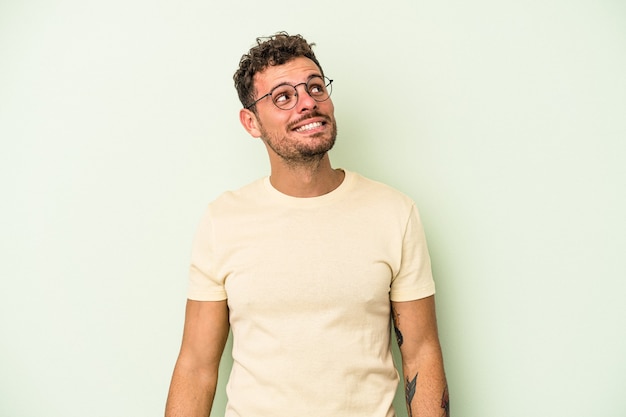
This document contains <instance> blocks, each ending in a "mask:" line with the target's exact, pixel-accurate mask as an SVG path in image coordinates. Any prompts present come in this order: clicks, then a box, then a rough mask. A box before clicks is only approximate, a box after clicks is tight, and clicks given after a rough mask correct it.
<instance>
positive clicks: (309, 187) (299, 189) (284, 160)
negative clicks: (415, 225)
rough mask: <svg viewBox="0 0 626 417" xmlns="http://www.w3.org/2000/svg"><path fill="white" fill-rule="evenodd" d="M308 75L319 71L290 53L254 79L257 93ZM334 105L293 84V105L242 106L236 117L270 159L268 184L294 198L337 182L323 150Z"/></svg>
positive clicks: (330, 135)
mask: <svg viewBox="0 0 626 417" xmlns="http://www.w3.org/2000/svg"><path fill="white" fill-rule="evenodd" d="M312 75H322V72H321V71H320V69H319V68H318V67H317V65H316V64H315V63H314V62H313V61H311V60H310V59H308V58H304V57H300V58H295V59H293V60H291V61H289V62H287V63H285V64H283V65H279V66H270V67H268V68H267V69H266V70H265V71H263V72H261V73H257V74H256V75H255V78H254V83H255V88H256V91H257V93H258V94H257V96H259V97H260V96H263V95H265V94H266V93H268V92H269V91H270V90H272V88H274V87H275V86H277V85H279V84H281V83H289V84H291V85H296V84H299V83H302V82H306V81H307V80H308V79H309V78H310V77H311V76H312ZM334 112H335V107H334V105H333V102H332V99H330V98H329V99H328V100H326V101H323V102H317V101H315V100H313V98H311V96H309V95H308V94H307V93H306V92H305V90H304V86H302V85H301V86H299V87H298V104H297V105H296V106H295V107H294V108H293V109H291V110H281V109H278V108H277V107H276V106H275V105H274V104H273V103H272V101H271V99H270V98H267V99H263V100H261V101H259V102H258V103H257V104H256V113H255V112H253V111H252V110H248V109H242V110H241V111H240V112H239V120H240V121H241V124H242V126H243V127H244V129H246V131H247V132H248V133H249V134H250V135H251V136H252V137H254V138H261V140H263V143H264V144H265V147H266V149H267V153H268V156H269V159H270V166H271V176H270V181H271V182H272V185H273V186H274V187H275V188H276V189H277V190H278V191H281V192H282V193H284V194H287V195H291V196H294V197H315V196H319V195H323V194H326V193H329V192H330V191H332V190H334V189H335V188H337V187H338V186H339V184H341V182H342V181H343V177H344V174H343V171H340V170H334V169H333V168H332V167H331V164H330V159H329V157H328V153H327V152H328V151H329V150H330V149H331V148H332V147H333V145H334V143H335V138H336V136H337V124H336V121H335V115H334ZM311 122H320V123H322V124H321V126H319V127H317V128H315V129H312V130H308V131H305V132H298V131H297V130H296V129H297V128H298V127H301V126H303V125H305V124H307V123H311Z"/></svg>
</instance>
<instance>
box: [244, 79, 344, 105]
mask: <svg viewBox="0 0 626 417" xmlns="http://www.w3.org/2000/svg"><path fill="white" fill-rule="evenodd" d="M332 84H333V80H331V79H330V78H328V77H321V76H319V75H315V76H313V77H311V78H310V79H309V81H307V82H305V83H300V84H296V85H291V84H281V85H279V86H276V87H274V88H272V90H271V91H270V92H269V93H267V94H266V95H264V96H262V97H259V98H258V99H257V100H255V101H254V103H252V104H250V105H248V106H246V109H250V108H251V107H253V106H254V105H255V104H257V103H258V102H259V101H261V100H263V99H264V98H266V97H270V98H271V99H272V103H274V105H275V106H276V107H278V108H279V109H281V110H291V109H293V108H294V107H296V104H298V90H297V87H298V86H301V85H304V90H305V91H306V92H307V94H308V95H310V96H311V98H313V100H315V101H317V102H322V101H326V100H328V98H329V97H330V94H331V93H332V92H333V86H332Z"/></svg>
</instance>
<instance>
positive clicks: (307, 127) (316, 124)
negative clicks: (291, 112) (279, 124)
mask: <svg viewBox="0 0 626 417" xmlns="http://www.w3.org/2000/svg"><path fill="white" fill-rule="evenodd" d="M321 125H322V122H313V123H308V124H306V125H304V126H300V127H299V128H297V129H296V132H304V131H305V130H311V129H315V128H316V127H320V126H321Z"/></svg>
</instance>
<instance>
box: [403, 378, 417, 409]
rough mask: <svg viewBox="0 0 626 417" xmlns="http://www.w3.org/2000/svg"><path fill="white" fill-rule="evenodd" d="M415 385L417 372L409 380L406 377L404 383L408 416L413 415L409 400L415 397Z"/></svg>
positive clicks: (411, 400)
mask: <svg viewBox="0 0 626 417" xmlns="http://www.w3.org/2000/svg"><path fill="white" fill-rule="evenodd" d="M416 387H417V374H415V376H414V377H413V379H412V380H410V381H409V378H407V379H406V385H405V387H404V395H405V397H406V408H407V409H408V410H409V417H413V410H412V409H411V402H413V397H415V388H416Z"/></svg>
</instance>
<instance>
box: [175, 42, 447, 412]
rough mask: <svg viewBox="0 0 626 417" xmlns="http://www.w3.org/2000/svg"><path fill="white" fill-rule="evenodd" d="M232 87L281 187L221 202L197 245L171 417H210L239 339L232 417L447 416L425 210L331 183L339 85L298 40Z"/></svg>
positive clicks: (355, 182) (260, 57) (272, 51)
mask: <svg viewBox="0 0 626 417" xmlns="http://www.w3.org/2000/svg"><path fill="white" fill-rule="evenodd" d="M234 79H235V86H236V88H237V91H238V94H239V98H240V100H241V102H242V104H243V106H244V108H243V109H242V110H241V111H240V113H239V118H240V121H241V124H242V125H243V127H244V128H245V129H246V130H247V131H248V133H250V135H252V136H253V137H255V138H261V140H262V141H263V143H264V144H265V146H266V148H267V152H268V155H269V158H270V164H271V175H270V176H269V177H266V178H263V179H261V180H258V181H256V182H254V183H252V184H250V185H247V186H245V187H243V188H241V189H240V190H238V191H234V192H227V193H225V194H223V195H222V196H220V197H219V198H218V199H217V200H215V201H214V202H212V203H211V204H210V205H209V207H208V209H207V211H206V214H205V215H204V217H203V219H202V220H201V222H200V226H199V229H198V232H197V234H196V238H195V241H194V244H193V249H192V260H191V271H190V288H189V296H188V298H189V299H188V302H187V310H186V319H185V328H184V335H183V342H182V346H181V351H180V355H179V357H178V361H177V363H176V366H175V369H174V375H173V377H172V383H171V386H170V392H169V396H168V401H167V406H166V413H165V414H166V417H192V416H193V417H196V416H197V417H200V416H203V417H206V416H208V415H209V413H210V410H211V405H212V403H213V397H214V394H215V387H216V384H217V373H218V366H219V361H220V358H221V355H222V351H223V349H224V345H225V342H226V339H227V335H228V331H229V329H232V333H233V352H232V355H233V368H232V372H231V376H230V380H229V382H228V385H227V393H228V405H227V408H226V416H227V417H235V416H236V417H283V416H284V417H295V416H298V417H300V416H307V417H308V416H312V417H342V416H345V417H391V416H394V415H395V413H394V410H393V407H392V400H393V397H394V394H395V391H396V388H397V384H398V374H397V372H396V370H395V368H394V364H393V361H392V356H391V350H390V334H391V331H390V330H391V328H390V327H391V321H392V320H391V319H393V323H394V326H395V333H396V337H397V338H398V343H399V346H400V351H401V353H402V369H403V371H404V375H405V390H406V399H407V407H408V410H409V415H412V416H420V417H424V416H437V417H440V416H448V415H449V403H448V394H447V385H446V380H445V376H444V371H443V361H442V355H441V349H440V346H439V340H438V336H437V325H436V319H435V307H434V298H433V297H434V296H433V294H434V283H433V279H432V275H431V269H430V260H429V256H428V250H427V248H426V243H425V239H424V234H423V230H422V225H421V223H420V220H419V216H418V214H417V210H416V208H415V206H414V204H413V202H412V201H411V200H410V199H409V198H407V197H406V196H404V195H403V194H401V193H399V192H397V191H395V190H393V189H391V188H389V187H387V186H385V185H383V184H380V183H377V182H374V181H370V180H368V179H365V178H363V177H362V176H360V175H358V174H356V173H353V172H350V171H344V170H341V169H333V168H332V166H331V163H330V160H329V157H328V151H329V150H330V149H331V148H332V147H333V144H334V142H335V138H336V135H337V125H336V122H335V117H334V107H333V102H332V100H331V99H330V94H331V88H332V80H330V79H329V78H327V77H326V76H325V74H324V72H323V71H322V68H321V66H320V64H319V62H318V61H317V59H316V58H315V55H314V54H313V51H312V50H311V45H309V44H308V43H307V41H306V40H304V39H303V38H302V37H301V36H299V35H297V36H289V35H287V34H286V33H279V34H277V35H275V36H273V37H271V38H267V39H258V40H257V45H256V46H255V47H254V48H252V49H251V50H250V51H249V53H248V54H246V55H244V56H243V57H242V59H241V62H240V65H239V69H238V70H237V72H236V73H235V76H234Z"/></svg>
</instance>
